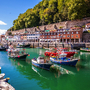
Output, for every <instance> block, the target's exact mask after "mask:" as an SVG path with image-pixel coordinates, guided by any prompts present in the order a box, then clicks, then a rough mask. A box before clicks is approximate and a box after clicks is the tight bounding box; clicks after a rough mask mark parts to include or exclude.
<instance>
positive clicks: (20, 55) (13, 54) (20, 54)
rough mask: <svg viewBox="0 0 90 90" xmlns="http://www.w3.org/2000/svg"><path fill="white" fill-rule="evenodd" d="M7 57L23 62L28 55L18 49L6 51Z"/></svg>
mask: <svg viewBox="0 0 90 90" xmlns="http://www.w3.org/2000/svg"><path fill="white" fill-rule="evenodd" d="M8 56H9V57H10V58H15V59H22V60H25V59H26V57H27V56H29V54H27V53H25V51H24V50H23V51H20V50H19V49H8Z"/></svg>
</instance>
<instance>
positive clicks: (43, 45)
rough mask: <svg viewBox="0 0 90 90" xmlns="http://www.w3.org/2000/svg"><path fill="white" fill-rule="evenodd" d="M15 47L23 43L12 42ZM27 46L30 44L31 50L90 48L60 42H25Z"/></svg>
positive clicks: (86, 44) (82, 44) (88, 45)
mask: <svg viewBox="0 0 90 90" xmlns="http://www.w3.org/2000/svg"><path fill="white" fill-rule="evenodd" d="M11 43H12V44H13V46H17V45H18V44H20V43H23V42H11ZM24 43H25V45H27V44H30V48H37V47H40V48H56V47H65V48H70V49H80V48H85V47H86V48H90V43H83V42H81V43H60V42H24Z"/></svg>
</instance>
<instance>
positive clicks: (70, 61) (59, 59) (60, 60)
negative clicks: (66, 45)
mask: <svg viewBox="0 0 90 90" xmlns="http://www.w3.org/2000/svg"><path fill="white" fill-rule="evenodd" d="M50 61H51V62H53V63H56V64H64V65H71V66H75V65H76V63H77V62H78V59H75V58H66V54H65V53H62V54H58V56H56V57H55V56H52V57H50Z"/></svg>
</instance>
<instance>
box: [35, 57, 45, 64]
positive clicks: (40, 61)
mask: <svg viewBox="0 0 90 90" xmlns="http://www.w3.org/2000/svg"><path fill="white" fill-rule="evenodd" d="M37 62H38V63H45V59H44V57H41V56H40V57H38V58H37Z"/></svg>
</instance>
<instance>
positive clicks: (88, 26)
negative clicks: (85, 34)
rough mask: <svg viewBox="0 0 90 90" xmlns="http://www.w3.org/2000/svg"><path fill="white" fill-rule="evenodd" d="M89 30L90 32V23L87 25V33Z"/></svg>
mask: <svg viewBox="0 0 90 90" xmlns="http://www.w3.org/2000/svg"><path fill="white" fill-rule="evenodd" d="M88 30H90V23H87V24H86V25H85V31H88Z"/></svg>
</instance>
